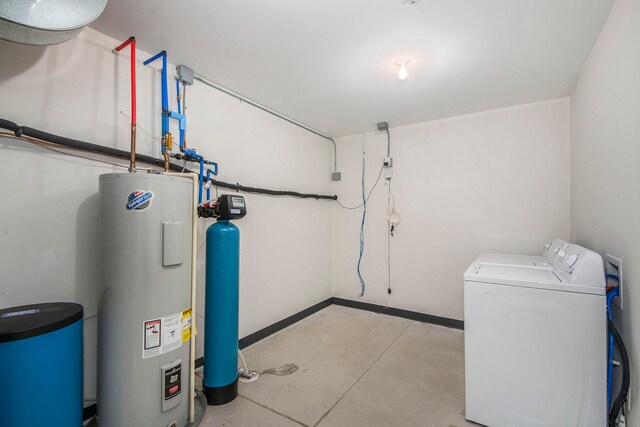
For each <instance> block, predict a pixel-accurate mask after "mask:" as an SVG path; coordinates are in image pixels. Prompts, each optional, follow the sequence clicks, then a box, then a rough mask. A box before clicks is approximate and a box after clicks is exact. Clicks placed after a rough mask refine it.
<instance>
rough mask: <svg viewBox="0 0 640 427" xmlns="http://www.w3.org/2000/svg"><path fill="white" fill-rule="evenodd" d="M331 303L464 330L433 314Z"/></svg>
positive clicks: (347, 302)
mask: <svg viewBox="0 0 640 427" xmlns="http://www.w3.org/2000/svg"><path fill="white" fill-rule="evenodd" d="M331 303H332V304H335V305H341V306H343V307H349V308H356V309H358V310H365V311H371V312H374V313H380V314H388V315H389V316H396V317H402V318H403V319H409V320H416V321H418V322H423V323H432V324H434V325H439V326H446V327H447V328H453V329H460V330H464V321H463V320H458V319H451V318H448V317H440V316H434V315H433V314H425V313H419V312H417V311H410V310H403V309H401V308H393V307H385V306H383V305H377V304H371V303H368V302H361V301H353V300H349V299H344V298H336V297H333V298H331Z"/></svg>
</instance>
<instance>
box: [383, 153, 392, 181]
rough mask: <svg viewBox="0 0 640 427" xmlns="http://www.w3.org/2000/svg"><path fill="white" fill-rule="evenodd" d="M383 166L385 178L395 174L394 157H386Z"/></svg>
mask: <svg viewBox="0 0 640 427" xmlns="http://www.w3.org/2000/svg"><path fill="white" fill-rule="evenodd" d="M382 166H383V167H384V179H391V177H392V176H393V157H385V158H384V160H383V161H382Z"/></svg>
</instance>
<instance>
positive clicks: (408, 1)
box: [402, 0, 420, 4]
mask: <svg viewBox="0 0 640 427" xmlns="http://www.w3.org/2000/svg"><path fill="white" fill-rule="evenodd" d="M419 1H420V0H402V3H404V4H416V3H418V2H419Z"/></svg>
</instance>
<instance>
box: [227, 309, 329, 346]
mask: <svg viewBox="0 0 640 427" xmlns="http://www.w3.org/2000/svg"><path fill="white" fill-rule="evenodd" d="M332 302H333V298H327V299H326V300H324V301H320V302H319V303H317V304H314V305H312V306H311V307H309V308H305V309H304V310H302V311H299V312H297V313H296V314H292V315H291V316H289V317H287V318H285V319H282V320H280V321H279V322H276V323H274V324H272V325H269V326H267V327H266V328H262V329H260V330H259V331H257V332H254V333H252V334H250V335H247V336H246V337H244V338H240V341H239V342H238V347H240V350H244V349H245V348H247V347H249V346H250V345H252V344H255V343H257V342H258V341H261V340H263V339H265V338H266V337H268V336H270V335H273V334H275V333H276V332H280V331H281V330H283V329H284V328H286V327H288V326H291V325H293V324H294V323H297V322H299V321H301V320H302V319H304V318H306V317H309V316H311V315H312V314H314V313H317V312H318V311H320V310H322V309H323V308H327V307H329V306H330V305H331V303H332Z"/></svg>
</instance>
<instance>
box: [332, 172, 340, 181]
mask: <svg viewBox="0 0 640 427" xmlns="http://www.w3.org/2000/svg"><path fill="white" fill-rule="evenodd" d="M331 179H332V180H334V181H340V180H341V179H342V174H341V173H340V172H334V173H332V174H331Z"/></svg>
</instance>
